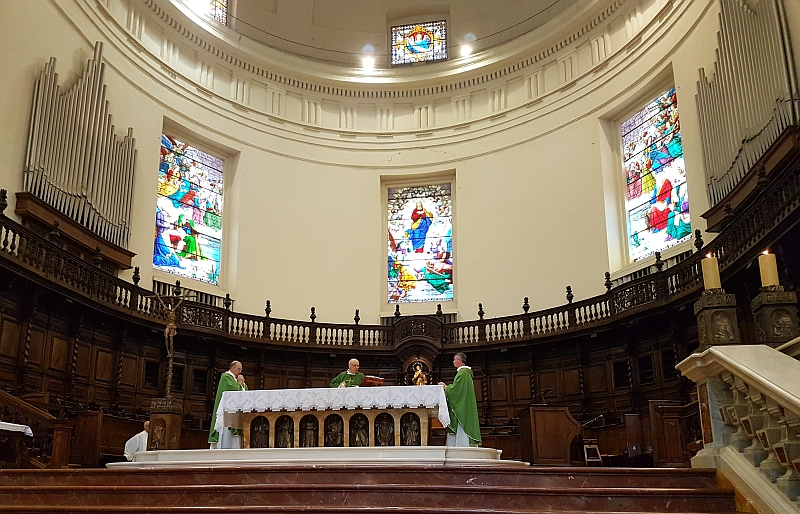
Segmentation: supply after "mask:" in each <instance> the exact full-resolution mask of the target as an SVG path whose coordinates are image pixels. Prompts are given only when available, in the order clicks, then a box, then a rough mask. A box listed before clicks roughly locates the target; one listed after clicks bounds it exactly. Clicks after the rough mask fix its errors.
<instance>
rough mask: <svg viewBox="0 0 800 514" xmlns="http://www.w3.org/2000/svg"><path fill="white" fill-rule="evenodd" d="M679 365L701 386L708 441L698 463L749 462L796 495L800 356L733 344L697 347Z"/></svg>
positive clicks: (778, 486)
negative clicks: (793, 356)
mask: <svg viewBox="0 0 800 514" xmlns="http://www.w3.org/2000/svg"><path fill="white" fill-rule="evenodd" d="M676 367H677V369H678V370H680V371H681V373H683V374H684V375H685V376H686V377H688V378H689V379H691V380H693V381H694V382H696V383H697V389H698V401H699V405H700V420H701V425H702V431H703V444H704V447H703V450H701V451H700V452H698V454H697V456H696V457H695V458H694V459H693V460H692V466H693V467H701V466H712V467H719V466H718V465H717V464H719V460H720V459H722V460H725V459H735V460H737V461H741V462H749V463H750V464H751V465H752V466H754V467H755V468H756V471H755V473H754V476H761V477H762V478H763V480H764V482H765V483H773V482H774V483H775V484H776V485H775V488H776V489H777V491H778V492H780V493H782V495H783V497H785V498H786V499H788V500H789V501H793V500H796V499H797V496H798V492H799V491H800V380H797V377H800V361H798V360H796V359H794V358H792V357H790V356H789V355H786V354H785V353H782V352H780V351H778V350H777V349H775V348H772V347H770V346H767V345H738V344H732V345H721V346H712V347H711V348H709V349H707V350H705V351H703V352H702V353H694V354H692V355H691V356H689V357H688V358H686V359H684V360H683V361H682V362H680V363H679V364H678V365H677V366H676ZM737 454H743V457H744V459H742V458H741V457H740V456H739V455H737ZM695 459H697V460H695ZM730 466H731V465H730V464H729V465H727V467H728V468H729V469H733V468H731V467H730ZM722 467H726V466H722ZM734 467H735V466H734ZM740 469H741V466H740ZM749 469H750V470H752V469H753V468H752V467H751V468H749ZM745 472H748V471H745ZM777 496H778V497H780V495H777Z"/></svg>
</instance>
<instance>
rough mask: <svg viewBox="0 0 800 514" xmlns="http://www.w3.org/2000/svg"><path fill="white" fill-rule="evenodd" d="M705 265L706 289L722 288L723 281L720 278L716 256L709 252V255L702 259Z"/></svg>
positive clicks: (704, 280)
mask: <svg viewBox="0 0 800 514" xmlns="http://www.w3.org/2000/svg"><path fill="white" fill-rule="evenodd" d="M700 264H702V266H703V287H704V288H706V289H721V288H722V283H721V282H720V280H719V263H718V262H717V258H716V257H712V256H711V254H708V257H706V258H705V259H703V260H702V261H700Z"/></svg>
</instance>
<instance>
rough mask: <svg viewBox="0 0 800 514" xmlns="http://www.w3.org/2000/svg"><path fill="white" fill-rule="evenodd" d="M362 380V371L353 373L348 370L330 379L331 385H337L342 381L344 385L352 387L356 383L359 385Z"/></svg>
mask: <svg viewBox="0 0 800 514" xmlns="http://www.w3.org/2000/svg"><path fill="white" fill-rule="evenodd" d="M363 381H364V374H363V373H356V374H355V375H353V374H352V373H350V372H349V371H342V372H341V373H339V374H338V375H336V378H334V379H333V380H331V387H339V384H341V383H344V387H353V386H357V385H361V382H363Z"/></svg>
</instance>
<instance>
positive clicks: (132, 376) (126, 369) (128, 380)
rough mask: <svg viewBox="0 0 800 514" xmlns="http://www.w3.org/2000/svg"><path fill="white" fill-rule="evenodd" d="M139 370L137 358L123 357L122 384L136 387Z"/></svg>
mask: <svg viewBox="0 0 800 514" xmlns="http://www.w3.org/2000/svg"><path fill="white" fill-rule="evenodd" d="M138 368H139V363H138V362H137V360H136V357H135V356H131V355H123V356H122V377H121V378H120V384H122V385H126V386H132V387H135V386H136V370H137V369H138Z"/></svg>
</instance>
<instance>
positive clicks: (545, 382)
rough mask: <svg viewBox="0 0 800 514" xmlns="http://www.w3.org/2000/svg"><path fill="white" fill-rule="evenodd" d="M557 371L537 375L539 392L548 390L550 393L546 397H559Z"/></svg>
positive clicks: (542, 372)
mask: <svg viewBox="0 0 800 514" xmlns="http://www.w3.org/2000/svg"><path fill="white" fill-rule="evenodd" d="M557 373H558V372H557V371H540V372H539V373H538V374H537V378H538V380H539V389H538V390H539V391H544V390H545V389H547V388H550V390H551V393H549V394H548V397H552V396H560V395H559V394H558V393H559V389H558V375H557Z"/></svg>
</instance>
